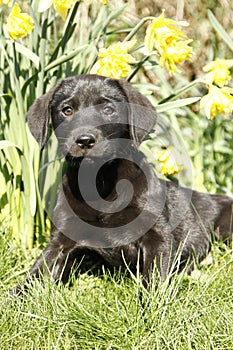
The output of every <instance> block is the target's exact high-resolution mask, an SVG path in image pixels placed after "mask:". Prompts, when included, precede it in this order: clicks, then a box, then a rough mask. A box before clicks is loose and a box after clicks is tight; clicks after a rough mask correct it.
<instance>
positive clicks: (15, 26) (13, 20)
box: [6, 3, 34, 39]
mask: <svg viewBox="0 0 233 350" xmlns="http://www.w3.org/2000/svg"><path fill="white" fill-rule="evenodd" d="M6 28H7V30H8V32H9V34H10V36H11V38H12V39H19V38H23V37H25V36H27V35H28V33H29V32H31V31H32V30H33V29H34V25H33V21H32V18H31V17H30V16H29V15H28V14H27V13H23V12H21V9H20V7H19V5H18V4H17V3H15V4H14V7H13V9H12V12H11V15H10V16H9V17H8V19H7V23H6Z"/></svg>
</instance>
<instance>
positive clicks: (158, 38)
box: [145, 10, 192, 75]
mask: <svg viewBox="0 0 233 350" xmlns="http://www.w3.org/2000/svg"><path fill="white" fill-rule="evenodd" d="M177 25H179V26H187V25H188V23H187V22H184V21H179V22H177V21H174V20H172V19H170V18H165V17H164V10H163V12H162V14H161V15H160V16H159V17H157V18H155V19H153V21H152V23H151V24H150V25H149V26H148V27H147V30H146V37H145V47H146V49H147V53H148V54H150V53H151V52H153V50H154V49H155V50H157V52H158V53H159V55H160V57H161V58H160V65H161V66H165V67H166V69H167V70H168V71H169V73H170V75H172V74H174V73H175V72H176V71H179V70H178V68H177V67H176V65H177V64H180V63H182V62H183V61H185V60H190V59H191V55H192V48H191V47H190V46H189V44H190V43H191V42H192V40H191V39H188V37H187V35H185V34H184V33H183V32H182V31H181V30H179V29H178V28H176V27H175V26H177Z"/></svg>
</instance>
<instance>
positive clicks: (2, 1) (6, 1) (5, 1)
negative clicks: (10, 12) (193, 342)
mask: <svg viewBox="0 0 233 350" xmlns="http://www.w3.org/2000/svg"><path fill="white" fill-rule="evenodd" d="M0 5H6V6H8V7H10V6H11V0H0Z"/></svg>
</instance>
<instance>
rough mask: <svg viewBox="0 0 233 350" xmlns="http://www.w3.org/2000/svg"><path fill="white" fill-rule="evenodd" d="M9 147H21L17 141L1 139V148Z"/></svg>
mask: <svg viewBox="0 0 233 350" xmlns="http://www.w3.org/2000/svg"><path fill="white" fill-rule="evenodd" d="M7 147H16V148H18V149H19V147H18V146H17V145H16V144H15V143H13V142H11V141H7V140H1V141H0V150H1V149H4V148H7Z"/></svg>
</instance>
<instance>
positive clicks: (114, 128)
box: [15, 75, 233, 292]
mask: <svg viewBox="0 0 233 350" xmlns="http://www.w3.org/2000/svg"><path fill="white" fill-rule="evenodd" d="M50 118H52V124H53V128H54V130H55V134H56V136H57V138H58V141H59V147H60V149H61V150H62V152H63V154H64V156H65V159H66V163H67V169H66V173H65V175H64V176H63V180H62V188H61V191H60V193H59V196H58V200H57V204H56V207H55V209H54V216H53V224H54V228H53V230H52V235H51V240H50V243H49V244H48V246H47V248H46V249H45V250H44V252H43V253H42V255H41V256H40V257H39V258H38V260H37V261H36V263H35V264H34V266H33V267H32V269H31V270H30V272H29V274H30V275H34V276H39V275H40V274H41V273H45V272H47V273H49V274H50V275H51V276H52V277H53V278H54V279H55V280H57V279H61V280H63V281H66V280H67V276H68V274H69V271H70V269H71V267H72V265H73V264H74V263H75V262H80V261H81V259H82V258H83V256H84V255H86V256H88V257H90V258H91V259H92V261H94V262H97V261H101V262H102V263H105V264H106V265H107V266H109V267H110V268H111V267H116V268H119V267H124V266H125V264H127V265H128V266H129V267H130V269H131V270H132V271H133V272H135V271H136V266H137V263H138V262H139V268H140V272H141V273H142V275H143V276H144V280H145V284H146V281H148V278H149V275H150V271H151V269H152V267H153V264H154V263H155V264H156V267H157V269H158V271H159V274H160V276H161V279H162V280H163V279H165V278H166V277H167V275H168V273H169V272H170V271H171V270H172V269H174V268H175V261H179V269H182V268H183V267H184V266H185V265H186V264H188V266H189V269H190V270H191V269H192V268H193V263H194V261H195V259H197V260H198V261H200V260H201V259H203V258H204V257H205V256H206V253H207V252H208V251H209V249H210V245H211V241H212V239H213V238H216V237H217V238H221V239H223V240H228V239H231V235H232V224H233V221H232V205H233V200H232V199H231V198H228V197H226V196H223V195H210V194H203V193H199V192H196V191H191V190H189V189H185V188H182V187H179V186H177V185H176V184H174V183H172V182H167V181H163V180H160V179H158V178H157V177H156V175H155V173H154V172H153V170H152V168H151V166H150V165H149V164H148V163H147V162H146V159H145V157H144V156H143V155H142V154H141V153H140V152H139V150H138V145H139V144H140V142H141V141H142V140H143V139H144V138H145V137H146V136H147V134H148V133H149V132H150V131H151V130H152V129H153V127H154V125H155V122H156V111H155V109H154V108H153V106H152V105H151V104H150V102H149V101H148V100H147V99H146V98H145V97H144V96H142V95H141V94H140V93H139V92H138V91H136V90H135V89H133V88H132V87H131V85H130V84H128V83H127V82H125V81H123V80H116V79H110V78H105V77H101V76H95V75H80V76H75V77H70V78H66V79H62V80H60V81H58V83H57V84H56V86H55V87H54V88H52V89H51V90H50V91H49V92H48V93H47V94H45V95H43V96H42V97H40V98H39V99H37V100H36V101H35V102H34V104H33V105H32V106H31V108H30V110H29V112H28V123H29V128H30V130H31V132H32V134H33V135H34V137H35V138H36V140H37V141H38V142H39V144H40V146H41V148H43V147H44V146H45V143H46V139H47V134H48V128H49V121H50ZM177 257H178V258H177ZM176 268H177V265H176ZM19 289H20V285H19V286H18V287H16V288H15V292H19Z"/></svg>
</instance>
